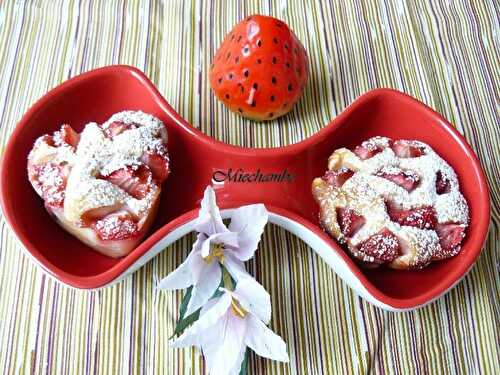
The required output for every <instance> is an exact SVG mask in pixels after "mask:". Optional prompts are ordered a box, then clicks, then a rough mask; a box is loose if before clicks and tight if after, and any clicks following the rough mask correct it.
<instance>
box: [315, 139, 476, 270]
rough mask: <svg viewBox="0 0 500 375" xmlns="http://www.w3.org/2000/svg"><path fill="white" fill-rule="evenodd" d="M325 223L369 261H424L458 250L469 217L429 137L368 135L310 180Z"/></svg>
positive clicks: (406, 264) (404, 264)
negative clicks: (321, 173)
mask: <svg viewBox="0 0 500 375" xmlns="http://www.w3.org/2000/svg"><path fill="white" fill-rule="evenodd" d="M312 192H313V195H314V198H315V199H316V201H317V202H318V204H319V205H320V221H321V224H322V226H323V228H324V229H325V230H326V231H327V232H328V233H330V234H331V235H332V236H333V237H335V238H336V239H337V240H338V241H339V242H341V243H342V244H345V245H346V247H347V249H348V250H349V252H350V254H351V255H352V256H353V257H354V258H355V259H357V260H358V261H359V262H360V263H361V264H362V265H364V266H366V267H377V266H379V265H381V264H387V265H388V266H389V267H391V268H396V269H416V268H422V267H425V266H426V265H428V264H429V263H430V262H432V261H435V260H441V259H445V258H448V257H452V256H454V255H456V254H458V252H459V251H460V248H461V243H462V240H463V238H464V237H465V230H466V228H467V225H468V221H469V209H468V206H467V202H466V201H465V199H464V197H463V195H462V194H461V193H460V190H459V185H458V179H457V176H456V174H455V172H454V171H453V169H452V168H451V167H450V166H449V165H448V164H447V163H446V162H445V161H444V160H443V159H442V158H441V157H439V155H437V154H436V153H435V152H434V150H432V148H430V147H429V146H428V145H427V144H425V143H422V142H418V141H409V140H397V141H393V140H391V139H389V138H385V137H373V138H370V139H368V140H367V141H365V142H363V143H362V144H361V145H359V146H357V147H356V148H355V149H354V152H353V151H350V150H348V149H346V148H340V149H338V150H336V151H335V152H334V153H333V154H332V155H331V156H330V158H329V159H328V171H327V172H326V173H325V175H324V176H323V177H321V178H316V179H315V180H314V181H313V183H312Z"/></svg>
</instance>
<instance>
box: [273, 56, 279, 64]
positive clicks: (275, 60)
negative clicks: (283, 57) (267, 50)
mask: <svg viewBox="0 0 500 375" xmlns="http://www.w3.org/2000/svg"><path fill="white" fill-rule="evenodd" d="M277 61H278V60H277V59H276V57H274V56H273V64H276V62H277Z"/></svg>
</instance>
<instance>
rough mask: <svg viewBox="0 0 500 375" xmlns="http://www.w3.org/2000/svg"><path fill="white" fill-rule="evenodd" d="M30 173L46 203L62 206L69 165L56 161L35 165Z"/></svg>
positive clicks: (47, 204) (49, 205) (52, 205)
mask: <svg viewBox="0 0 500 375" xmlns="http://www.w3.org/2000/svg"><path fill="white" fill-rule="evenodd" d="M29 173H30V179H31V181H32V182H33V184H34V187H35V188H36V189H37V191H39V192H40V193H41V196H42V198H43V200H44V201H45V205H46V206H48V207H52V208H60V207H62V206H63V204H64V192H65V190H66V181H67V177H68V173H69V171H68V169H67V167H66V166H65V165H60V164H54V163H46V164H40V165H33V166H32V167H31V168H30V170H29Z"/></svg>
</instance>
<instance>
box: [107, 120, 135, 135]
mask: <svg viewBox="0 0 500 375" xmlns="http://www.w3.org/2000/svg"><path fill="white" fill-rule="evenodd" d="M135 128H136V125H134V124H125V123H124V122H120V121H113V122H112V123H111V124H109V125H108V126H107V127H106V128H104V130H103V131H104V134H105V135H106V137H108V138H114V137H115V136H117V135H118V134H121V133H123V132H124V131H125V130H128V129H135Z"/></svg>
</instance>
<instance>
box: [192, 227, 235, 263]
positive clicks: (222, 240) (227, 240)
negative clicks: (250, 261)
mask: <svg viewBox="0 0 500 375" xmlns="http://www.w3.org/2000/svg"><path fill="white" fill-rule="evenodd" d="M216 243H218V244H223V245H228V246H238V234H237V233H233V232H224V233H215V234H212V235H210V236H209V237H208V238H207V239H206V240H205V241H204V242H203V243H202V246H201V256H202V257H203V258H206V257H207V256H208V255H209V254H210V245H211V244H216Z"/></svg>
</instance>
